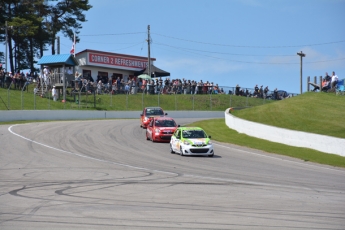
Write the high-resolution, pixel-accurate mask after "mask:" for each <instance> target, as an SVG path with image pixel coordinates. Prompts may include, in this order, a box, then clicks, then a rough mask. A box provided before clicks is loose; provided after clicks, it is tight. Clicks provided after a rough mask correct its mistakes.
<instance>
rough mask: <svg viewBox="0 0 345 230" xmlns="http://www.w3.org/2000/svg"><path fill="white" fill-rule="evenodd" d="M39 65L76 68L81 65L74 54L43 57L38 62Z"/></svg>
mask: <svg viewBox="0 0 345 230" xmlns="http://www.w3.org/2000/svg"><path fill="white" fill-rule="evenodd" d="M37 64H38V65H47V66H62V65H66V66H76V65H79V63H78V61H77V60H76V59H75V58H74V57H73V55H72V54H57V55H47V56H43V57H41V59H40V60H39V61H38V62H37Z"/></svg>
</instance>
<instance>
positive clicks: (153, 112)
mask: <svg viewBox="0 0 345 230" xmlns="http://www.w3.org/2000/svg"><path fill="white" fill-rule="evenodd" d="M153 115H164V113H163V110H161V109H147V110H146V116H153Z"/></svg>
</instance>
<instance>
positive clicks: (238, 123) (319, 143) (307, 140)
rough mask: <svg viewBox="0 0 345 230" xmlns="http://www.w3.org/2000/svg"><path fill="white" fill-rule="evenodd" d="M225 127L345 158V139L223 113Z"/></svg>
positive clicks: (227, 112) (226, 112) (227, 111)
mask: <svg viewBox="0 0 345 230" xmlns="http://www.w3.org/2000/svg"><path fill="white" fill-rule="evenodd" d="M225 123H226V125H227V126H228V127H229V128H231V129H234V130H236V131H237V132H239V133H244V134H247V135H249V136H252V137H257V138H260V139H264V140H268V141H273V142H277V143H281V144H285V145H291V146H296V147H305V148H310V149H315V150H318V151H321V152H325V153H332V154H337V155H340V156H345V139H344V138H337V137H330V136H325V135H319V134H313V133H306V132H301V131H294V130H289V129H283V128H277V127H274V126H270V125H264V124H260V123H256V122H252V121H247V120H244V119H241V118H238V117H235V116H233V115H232V114H230V113H229V109H227V110H226V111H225Z"/></svg>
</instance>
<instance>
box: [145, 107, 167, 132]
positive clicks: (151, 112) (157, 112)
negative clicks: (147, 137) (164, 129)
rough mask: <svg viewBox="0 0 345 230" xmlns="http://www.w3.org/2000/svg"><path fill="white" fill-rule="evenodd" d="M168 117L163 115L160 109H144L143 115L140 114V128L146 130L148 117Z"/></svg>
mask: <svg viewBox="0 0 345 230" xmlns="http://www.w3.org/2000/svg"><path fill="white" fill-rule="evenodd" d="M165 115H168V114H167V113H164V111H163V109H162V108H161V107H146V108H144V110H143V113H142V114H140V127H142V128H144V129H146V127H147V125H148V124H149V123H150V117H157V116H165Z"/></svg>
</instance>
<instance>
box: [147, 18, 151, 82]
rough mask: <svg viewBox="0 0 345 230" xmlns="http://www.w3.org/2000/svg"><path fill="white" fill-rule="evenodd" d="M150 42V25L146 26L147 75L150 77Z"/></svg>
mask: <svg viewBox="0 0 345 230" xmlns="http://www.w3.org/2000/svg"><path fill="white" fill-rule="evenodd" d="M150 43H151V38H150V25H148V26H147V44H148V67H147V68H148V69H147V70H148V72H147V73H148V75H149V76H150V77H151V54H150Z"/></svg>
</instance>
